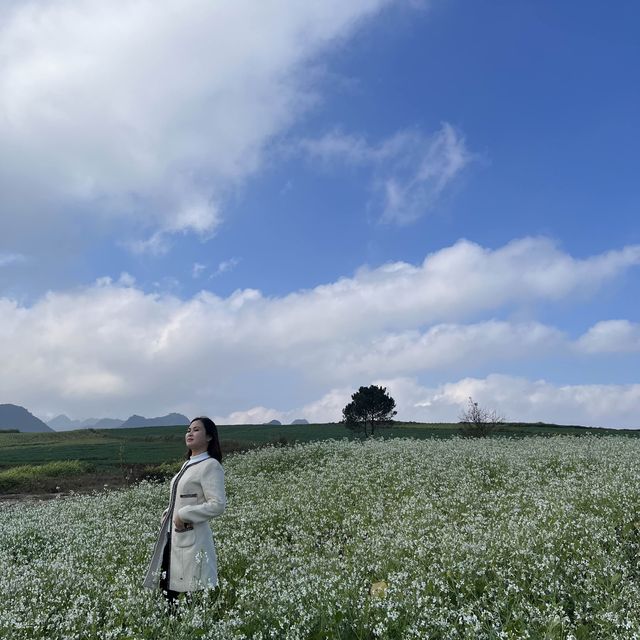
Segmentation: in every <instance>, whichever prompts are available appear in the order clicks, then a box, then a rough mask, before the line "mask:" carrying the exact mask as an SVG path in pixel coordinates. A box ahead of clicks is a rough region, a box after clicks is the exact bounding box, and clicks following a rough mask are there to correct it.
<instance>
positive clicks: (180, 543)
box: [172, 529, 196, 547]
mask: <svg viewBox="0 0 640 640" xmlns="http://www.w3.org/2000/svg"><path fill="white" fill-rule="evenodd" d="M195 543H196V532H195V531H194V530H193V529H187V530H186V531H176V530H175V529H174V531H173V541H172V544H174V545H175V546H176V547H192V546H193V545H194V544H195Z"/></svg>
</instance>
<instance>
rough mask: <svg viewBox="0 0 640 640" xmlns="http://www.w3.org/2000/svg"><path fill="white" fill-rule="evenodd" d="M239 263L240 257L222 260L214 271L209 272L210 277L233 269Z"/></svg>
mask: <svg viewBox="0 0 640 640" xmlns="http://www.w3.org/2000/svg"><path fill="white" fill-rule="evenodd" d="M239 264H240V258H230V259H229V260H223V261H222V262H221V263H220V264H219V265H218V268H217V269H216V270H215V272H214V273H212V274H211V276H210V277H211V278H216V277H217V276H220V275H222V274H223V273H228V272H229V271H233V269H235V268H236V267H237V266H238V265H239Z"/></svg>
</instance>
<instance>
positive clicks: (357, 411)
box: [342, 384, 397, 437]
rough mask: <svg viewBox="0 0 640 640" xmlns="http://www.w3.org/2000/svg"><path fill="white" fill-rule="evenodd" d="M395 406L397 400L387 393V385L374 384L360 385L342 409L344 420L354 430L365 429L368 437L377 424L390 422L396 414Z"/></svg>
mask: <svg viewBox="0 0 640 640" xmlns="http://www.w3.org/2000/svg"><path fill="white" fill-rule="evenodd" d="M395 408H396V401H395V400H394V399H393V398H392V397H391V396H390V395H389V394H388V393H387V389H386V387H377V386H376V385H373V384H372V385H371V386H370V387H360V388H359V389H358V390H357V391H356V392H355V393H354V394H353V395H352V396H351V402H350V403H349V404H348V405H347V406H346V407H345V408H344V409H343V410H342V422H343V423H344V424H345V425H347V427H349V428H351V429H354V430H357V429H364V435H365V437H368V436H369V435H373V433H374V431H375V428H376V426H379V425H381V424H384V423H387V422H389V421H390V420H391V419H392V418H393V416H395V415H396V413H397V411H396V410H395ZM369 432H371V433H369Z"/></svg>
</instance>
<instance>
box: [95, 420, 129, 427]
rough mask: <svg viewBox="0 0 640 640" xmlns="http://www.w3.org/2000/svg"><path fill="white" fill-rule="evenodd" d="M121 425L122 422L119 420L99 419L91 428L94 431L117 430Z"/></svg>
mask: <svg viewBox="0 0 640 640" xmlns="http://www.w3.org/2000/svg"><path fill="white" fill-rule="evenodd" d="M123 423H124V420H120V419H119V418H101V419H100V420H98V421H97V422H95V423H94V424H93V425H92V427H93V428H94V429H117V428H118V427H121V426H122V425H123Z"/></svg>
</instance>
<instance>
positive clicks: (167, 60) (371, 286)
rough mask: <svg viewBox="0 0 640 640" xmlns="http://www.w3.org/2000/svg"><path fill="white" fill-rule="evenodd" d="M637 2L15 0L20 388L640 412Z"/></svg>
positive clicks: (2, 109) (3, 303)
mask: <svg viewBox="0 0 640 640" xmlns="http://www.w3.org/2000/svg"><path fill="white" fill-rule="evenodd" d="M639 23H640V5H638V3H637V2H634V1H632V0H620V2H616V3H613V4H606V5H605V3H603V2H600V1H598V2H596V1H595V0H586V1H581V2H577V1H569V2H562V3H558V2H553V1H551V0H509V1H508V2H507V1H504V0H493V1H485V0H480V1H470V0H424V1H419V0H396V1H393V0H350V2H343V1H338V0H325V1H324V2H321V3H307V2H304V3H301V2H296V1H292V0H264V1H263V2H260V3H255V2H249V1H247V0H233V1H222V0H218V1H215V0H112V1H111V2H109V3H104V2H102V1H101V0H5V2H3V3H2V5H0V362H1V363H2V366H0V403H13V404H19V405H22V406H24V407H26V408H28V409H29V410H30V411H31V412H32V413H34V414H35V415H37V416H38V417H41V418H43V419H45V420H46V419H51V418H53V417H54V416H56V415H58V414H66V415H67V416H69V417H70V418H73V419H83V418H89V417H94V418H101V417H116V418H123V419H124V418H126V417H128V416H129V415H131V414H133V413H137V414H142V415H146V416H159V415H163V414H166V413H169V412H172V411H178V412H181V413H184V414H186V415H188V416H194V415H202V414H204V415H210V416H211V417H212V418H213V419H214V420H215V421H216V422H218V423H219V424H232V423H234V424H240V423H261V422H266V421H269V420H272V419H279V420H281V421H283V422H290V421H292V420H293V419H296V418H306V419H308V420H309V421H311V422H329V421H337V420H340V418H341V412H342V408H343V407H344V406H345V404H347V402H348V401H349V400H350V397H351V394H352V393H354V392H355V391H356V390H357V389H358V388H359V387H360V386H363V385H364V386H368V385H370V384H378V385H382V386H384V387H386V388H387V390H388V392H389V393H390V394H391V395H392V396H393V397H394V398H395V400H396V404H397V410H398V415H397V418H398V419H403V420H418V421H424V422H438V421H449V422H454V421H457V420H458V419H459V417H460V414H461V412H462V411H463V410H464V408H465V407H466V404H467V402H468V398H469V397H472V398H473V399H474V401H477V402H478V403H479V404H480V405H482V406H483V407H485V408H488V409H493V410H496V411H497V412H498V413H499V414H500V415H502V416H504V417H505V419H507V420H512V421H529V422H537V421H550V422H556V423H564V424H584V425H595V426H612V427H640V378H639V371H640V367H639V366H638V365H639V364H640V358H639V356H640V318H639V315H640V314H639V310H640V305H639V304H638V302H637V301H638V300H639V299H640V224H639V223H638V220H639V214H640V181H639V180H638V166H639V165H638V148H639V147H640V85H639V84H638V82H637V81H636V76H637V70H638V68H640V41H639V40H638V38H637V33H638V26H639Z"/></svg>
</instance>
